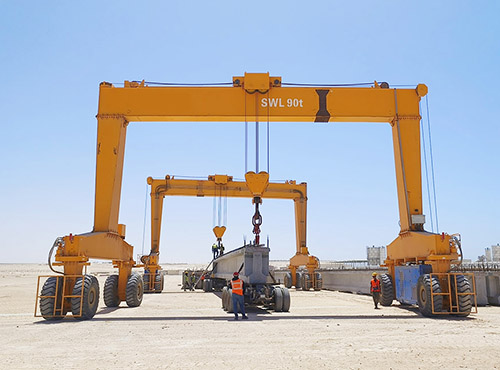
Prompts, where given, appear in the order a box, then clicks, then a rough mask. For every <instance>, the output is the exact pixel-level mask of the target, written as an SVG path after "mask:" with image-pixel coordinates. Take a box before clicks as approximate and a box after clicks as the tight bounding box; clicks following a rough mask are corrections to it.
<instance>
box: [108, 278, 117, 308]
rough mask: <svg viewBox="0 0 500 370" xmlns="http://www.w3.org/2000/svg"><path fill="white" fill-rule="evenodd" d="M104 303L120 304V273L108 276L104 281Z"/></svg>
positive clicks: (110, 304)
mask: <svg viewBox="0 0 500 370" xmlns="http://www.w3.org/2000/svg"><path fill="white" fill-rule="evenodd" d="M104 304H105V305H106V307H118V306H119V305H120V297H119V296H118V275H111V276H108V278H107V279H106V282H105V283H104Z"/></svg>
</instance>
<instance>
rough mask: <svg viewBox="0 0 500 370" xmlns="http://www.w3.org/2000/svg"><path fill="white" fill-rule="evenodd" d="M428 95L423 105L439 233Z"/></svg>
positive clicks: (437, 224)
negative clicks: (425, 115)
mask: <svg viewBox="0 0 500 370" xmlns="http://www.w3.org/2000/svg"><path fill="white" fill-rule="evenodd" d="M428 96H429V95H426V96H425V105H426V108H427V128H428V131H429V132H428V135H429V151H430V155H431V174H432V189H433V193H434V215H435V216H436V232H438V233H439V223H438V213H437V200H436V181H435V179H434V158H433V155H432V138H431V119H430V114H429V99H428Z"/></svg>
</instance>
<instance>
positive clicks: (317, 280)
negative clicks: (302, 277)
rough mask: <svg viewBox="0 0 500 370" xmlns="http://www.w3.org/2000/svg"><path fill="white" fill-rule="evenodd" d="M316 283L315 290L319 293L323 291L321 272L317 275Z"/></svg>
mask: <svg viewBox="0 0 500 370" xmlns="http://www.w3.org/2000/svg"><path fill="white" fill-rule="evenodd" d="M314 275H315V278H316V279H315V283H314V290H316V291H319V290H321V289H323V278H322V276H321V274H320V273H319V272H316V273H315V274H314Z"/></svg>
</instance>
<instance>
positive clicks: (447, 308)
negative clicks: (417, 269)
mask: <svg viewBox="0 0 500 370" xmlns="http://www.w3.org/2000/svg"><path fill="white" fill-rule="evenodd" d="M458 275H462V276H466V277H467V279H468V280H469V282H470V284H471V288H472V289H471V291H470V292H467V293H459V292H458V291H455V292H453V289H452V281H453V283H454V284H453V285H454V286H457V276H458ZM429 276H430V279H431V280H432V279H433V277H436V278H437V279H438V280H439V285H440V287H441V293H436V292H434V291H433V289H430V293H431V294H430V298H431V311H432V314H433V315H449V314H452V315H464V314H465V315H468V314H469V313H477V293H476V279H475V277H474V274H473V273H471V272H449V273H444V272H441V273H431V274H429ZM468 295H469V296H472V297H473V301H474V304H473V305H472V307H471V310H470V312H463V311H460V305H459V303H458V302H459V296H468ZM435 296H442V297H443V307H444V309H443V311H436V309H435V308H434V297H435ZM453 302H455V304H453Z"/></svg>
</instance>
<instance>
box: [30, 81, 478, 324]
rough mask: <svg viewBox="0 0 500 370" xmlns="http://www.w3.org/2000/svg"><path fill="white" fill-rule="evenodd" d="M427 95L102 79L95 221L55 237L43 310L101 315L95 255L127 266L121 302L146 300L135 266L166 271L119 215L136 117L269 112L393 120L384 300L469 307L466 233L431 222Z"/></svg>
mask: <svg viewBox="0 0 500 370" xmlns="http://www.w3.org/2000/svg"><path fill="white" fill-rule="evenodd" d="M150 85H151V86H150ZM426 94H427V87H426V86H425V85H423V84H419V85H417V86H416V87H415V88H401V89H395V88H390V87H389V85H388V84H387V83H380V84H379V83H377V82H374V83H373V84H371V85H370V86H335V85H321V86H317V85H316V86H315V85H300V84H297V85H294V86H290V85H286V84H284V83H282V80H281V77H273V76H270V75H269V73H245V74H244V76H236V77H233V79H232V84H231V86H152V84H147V83H145V82H144V81H142V82H134V81H130V82H129V81H125V83H124V86H123V87H116V86H113V85H112V84H110V83H107V82H104V83H101V84H100V87H99V108H98V114H97V123H98V127H97V147H96V184H95V207H94V228H93V230H92V231H91V232H88V233H84V234H78V235H72V234H70V235H67V236H64V237H62V238H58V239H57V240H56V242H55V243H54V246H53V247H52V249H51V253H50V254H49V263H50V255H51V254H52V251H53V250H54V249H56V254H55V263H54V265H56V266H57V265H58V266H62V268H63V271H62V273H60V274H58V275H56V276H50V277H48V279H47V280H46V281H45V283H44V284H43V287H42V288H41V292H40V291H38V293H37V294H38V296H37V302H38V301H39V303H40V314H41V316H43V317H44V318H46V319H47V320H60V319H62V318H63V317H64V316H65V315H66V314H67V313H68V312H71V313H72V315H73V316H75V317H77V318H81V319H89V318H91V317H93V316H94V314H95V311H96V310H97V305H98V298H99V284H98V282H97V279H96V278H95V277H93V276H91V275H89V274H86V273H85V272H86V266H88V265H89V260H90V259H105V260H111V261H113V264H114V266H115V267H116V268H118V274H115V275H112V276H110V277H108V279H107V280H106V283H105V286H104V289H103V290H104V301H105V304H106V305H107V306H108V307H116V306H118V305H119V304H120V302H122V301H126V302H127V304H128V305H129V306H138V305H140V304H141V302H142V294H143V292H144V286H143V279H142V277H141V276H140V275H138V274H135V273H132V268H133V267H138V266H144V265H147V266H149V267H152V268H155V269H157V266H158V260H157V258H158V256H157V255H156V256H155V255H150V256H149V259H147V260H146V259H145V260H144V261H142V262H143V264H144V265H138V264H137V263H136V262H135V261H134V259H133V247H132V246H131V245H130V244H128V243H127V242H126V241H125V226H124V225H120V224H119V223H118V215H119V206H120V194H121V183H122V173H123V159H124V152H125V138H126V131H127V126H128V124H129V122H139V124H140V122H151V121H165V122H166V121H175V122H185V121H187V122H192V121H214V122H225V121H232V122H245V121H258V120H259V118H262V117H266V119H267V120H269V122H322V123H327V122H386V123H389V124H390V125H391V127H392V138H393V149H394V158H395V165H396V184H397V196H398V205H399V220H400V223H401V230H400V233H399V235H398V236H397V237H396V239H395V240H394V241H393V242H392V243H391V244H390V245H389V246H388V248H387V251H388V256H387V260H386V261H385V264H386V266H387V267H388V269H389V273H388V274H387V275H386V276H385V277H384V279H385V280H384V281H383V282H382V283H383V284H382V299H383V303H385V304H387V303H388V302H392V300H393V299H397V300H400V301H401V302H414V303H415V302H416V303H418V305H419V307H420V310H421V312H422V313H423V314H427V315H433V314H439V313H457V314H460V315H467V314H468V313H469V312H470V311H471V307H472V303H471V301H472V297H475V294H474V284H473V282H472V284H471V283H470V279H468V278H467V277H466V276H465V275H464V274H452V273H450V270H451V265H452V264H453V263H456V261H457V260H458V258H459V253H458V251H459V250H460V248H461V246H460V240H459V238H458V237H456V236H453V235H448V234H435V233H430V232H426V231H425V230H424V227H423V225H424V222H425V217H424V215H423V210H422V187H421V186H422V185H421V164H420V126H419V123H420V119H421V117H420V110H419V102H420V99H421V98H422V97H423V96H425V95H426ZM305 203H306V199H304V200H298V201H295V205H296V207H295V211H296V212H299V213H303V214H302V216H303V218H302V219H303V222H304V225H305V215H306V211H305ZM301 205H304V207H302V206H301ZM299 218H300V217H299ZM296 220H297V217H296ZM301 230H302V229H301ZM298 240H301V241H300V244H299V245H298V246H297V253H296V255H295V256H294V257H292V259H291V260H290V269H291V271H293V269H294V268H296V267H297V266H300V265H305V266H306V268H307V269H308V272H309V273H307V274H305V275H310V273H313V272H314V271H315V268H316V267H317V266H319V262H318V260H317V259H316V258H315V257H313V256H309V252H308V249H307V245H306V243H305V231H304V234H303V235H300V237H299V238H298ZM460 254H461V253H460ZM51 268H52V265H51ZM155 273H156V272H155ZM297 278H298V276H297V274H296V273H294V274H291V275H290V276H289V280H290V281H292V282H294V283H295V284H298V283H297ZM301 279H303V280H305V284H306V286H307V285H308V284H310V283H311V281H313V279H310V278H308V277H307V276H306V278H305V279H304V278H303V277H301ZM472 279H473V278H472ZM155 283H156V280H155ZM38 284H39V285H40V278H39V280H38ZM150 286H151V285H150ZM401 287H403V288H404V289H403V288H401ZM406 288H411V289H409V290H408V289H406ZM414 288H415V289H414ZM407 291H411V292H416V293H415V294H413V293H411V294H407V293H405V292H407ZM36 314H37V305H35V315H36Z"/></svg>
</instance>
